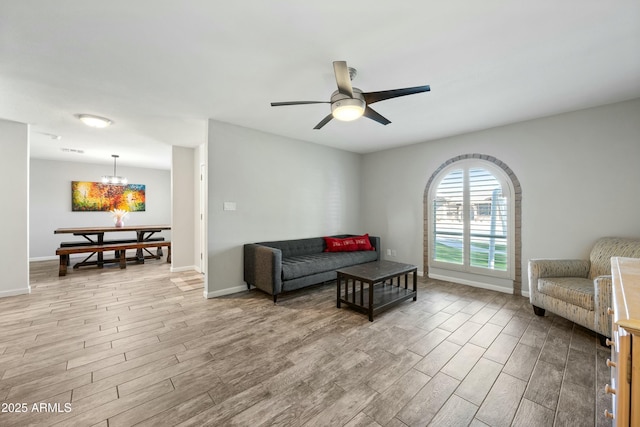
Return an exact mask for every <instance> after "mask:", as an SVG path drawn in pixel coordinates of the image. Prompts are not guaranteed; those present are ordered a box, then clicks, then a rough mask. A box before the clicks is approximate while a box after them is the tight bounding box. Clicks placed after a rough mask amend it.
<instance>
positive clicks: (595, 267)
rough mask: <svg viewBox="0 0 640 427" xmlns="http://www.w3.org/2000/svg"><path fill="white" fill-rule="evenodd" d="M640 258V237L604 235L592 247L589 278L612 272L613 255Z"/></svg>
mask: <svg viewBox="0 0 640 427" xmlns="http://www.w3.org/2000/svg"><path fill="white" fill-rule="evenodd" d="M615 256H619V257H628V258H640V238H638V239H631V238H626V237H603V238H601V239H598V241H597V242H596V244H595V245H594V246H593V249H591V255H590V256H589V260H590V261H591V267H590V269H589V278H590V279H592V280H593V279H595V278H596V277H598V276H603V275H609V274H611V257H615Z"/></svg>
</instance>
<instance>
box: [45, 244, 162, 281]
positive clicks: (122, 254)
mask: <svg viewBox="0 0 640 427" xmlns="http://www.w3.org/2000/svg"><path fill="white" fill-rule="evenodd" d="M161 247H166V248H167V262H171V242H166V241H164V240H163V241H153V242H149V241H145V242H131V243H108V244H105V245H85V246H68V247H60V248H58V249H56V255H59V256H60V268H59V270H58V276H66V274H67V264H68V262H69V255H71V254H81V253H89V254H90V255H89V256H88V257H87V258H85V260H84V261H82V262H79V263H77V264H76V265H74V266H73V268H74V269H76V268H78V267H81V266H83V265H97V266H98V268H101V267H102V264H103V263H107V262H119V263H120V268H127V249H139V250H147V252H148V249H149V248H158V249H160V248H161ZM107 251H116V252H117V253H118V258H116V259H113V260H104V261H101V262H98V261H91V262H87V259H89V257H91V256H92V255H93V254H95V253H102V252H107ZM152 257H153V258H156V259H158V258H160V257H159V256H157V255H153V256H152ZM131 260H137V261H138V262H144V257H143V258H142V260H140V257H138V256H136V257H135V258H131Z"/></svg>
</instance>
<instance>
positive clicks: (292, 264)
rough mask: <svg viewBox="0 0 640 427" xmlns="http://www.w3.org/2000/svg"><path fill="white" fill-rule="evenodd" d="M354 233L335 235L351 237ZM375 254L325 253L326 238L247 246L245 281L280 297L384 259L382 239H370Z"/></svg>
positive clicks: (275, 296) (367, 252)
mask: <svg viewBox="0 0 640 427" xmlns="http://www.w3.org/2000/svg"><path fill="white" fill-rule="evenodd" d="M351 236H352V235H351V234H343V235H338V236H331V237H337V238H344V237H351ZM369 241H370V242H371V246H373V247H374V248H375V250H372V251H355V252H325V249H326V244H325V240H324V238H323V237H313V238H308V239H296V240H281V241H276V242H261V243H250V244H246V245H244V281H245V282H247V287H248V288H251V286H255V287H256V288H258V289H260V290H262V291H264V292H266V293H268V294H270V295H273V302H274V303H276V302H277V299H278V295H279V294H281V293H283V292H288V291H293V290H295V289H300V288H304V287H307V286H311V285H316V284H318V283H323V282H327V281H330V280H335V279H336V270H337V269H339V268H343V267H348V266H351V265H356V264H363V263H365V262H372V261H376V260H378V259H380V238H379V237H373V236H369Z"/></svg>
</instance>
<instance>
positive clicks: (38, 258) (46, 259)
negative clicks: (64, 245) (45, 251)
mask: <svg viewBox="0 0 640 427" xmlns="http://www.w3.org/2000/svg"><path fill="white" fill-rule="evenodd" d="M57 259H58V256H57V255H53V256H37V257H33V258H29V262H31V261H53V260H57Z"/></svg>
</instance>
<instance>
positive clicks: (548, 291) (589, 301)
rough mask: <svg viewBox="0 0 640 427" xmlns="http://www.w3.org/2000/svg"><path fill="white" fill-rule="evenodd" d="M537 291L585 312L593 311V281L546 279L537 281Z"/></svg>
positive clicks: (561, 278)
mask: <svg viewBox="0 0 640 427" xmlns="http://www.w3.org/2000/svg"><path fill="white" fill-rule="evenodd" d="M538 291H539V292H541V293H543V294H545V295H548V296H550V297H552V298H556V299H559V300H562V301H565V302H567V303H569V304H572V305H577V306H579V307H582V308H584V309H587V310H594V303H593V294H594V287H593V280H591V279H583V278H580V277H546V278H543V279H538ZM556 314H559V315H562V313H556Z"/></svg>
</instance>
